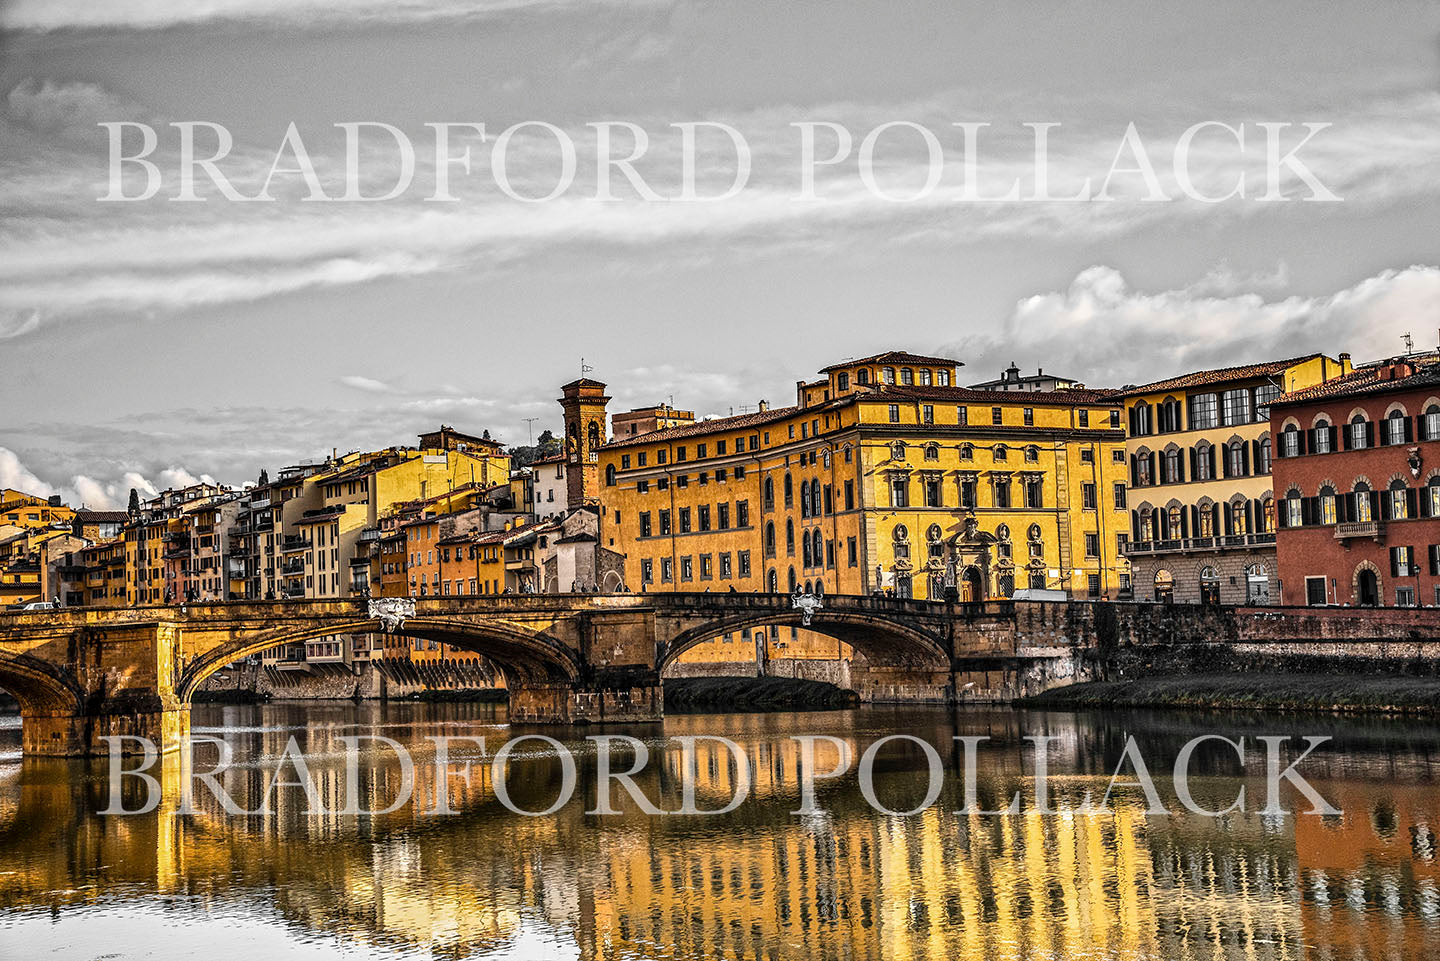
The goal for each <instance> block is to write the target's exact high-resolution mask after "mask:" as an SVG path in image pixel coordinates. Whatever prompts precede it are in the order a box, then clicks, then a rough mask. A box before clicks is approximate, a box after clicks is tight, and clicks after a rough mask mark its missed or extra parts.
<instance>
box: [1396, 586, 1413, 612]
mask: <svg viewBox="0 0 1440 961" xmlns="http://www.w3.org/2000/svg"><path fill="white" fill-rule="evenodd" d="M1395 606H1396V607H1414V606H1415V588H1413V587H1397V588H1395Z"/></svg>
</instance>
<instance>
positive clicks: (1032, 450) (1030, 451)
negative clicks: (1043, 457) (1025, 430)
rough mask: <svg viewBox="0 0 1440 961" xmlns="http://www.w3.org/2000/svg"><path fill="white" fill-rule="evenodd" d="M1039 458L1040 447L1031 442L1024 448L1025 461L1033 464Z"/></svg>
mask: <svg viewBox="0 0 1440 961" xmlns="http://www.w3.org/2000/svg"><path fill="white" fill-rule="evenodd" d="M1039 460H1040V448H1038V447H1036V446H1035V445H1034V444H1031V445H1030V446H1029V447H1027V448H1025V463H1027V464H1035V463H1038V462H1039Z"/></svg>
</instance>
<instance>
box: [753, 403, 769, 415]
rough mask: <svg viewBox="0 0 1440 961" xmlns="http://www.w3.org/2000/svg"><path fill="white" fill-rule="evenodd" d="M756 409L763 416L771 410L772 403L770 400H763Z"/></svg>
mask: <svg viewBox="0 0 1440 961" xmlns="http://www.w3.org/2000/svg"><path fill="white" fill-rule="evenodd" d="M755 409H756V410H758V411H760V412H761V413H762V414H763V413H764V412H765V411H767V410H769V409H770V402H769V401H768V400H762V401H761V402H760V403H759V404H757V405H756V408H755Z"/></svg>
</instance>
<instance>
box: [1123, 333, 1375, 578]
mask: <svg viewBox="0 0 1440 961" xmlns="http://www.w3.org/2000/svg"><path fill="white" fill-rule="evenodd" d="M1350 369H1351V368H1350V362H1349V357H1348V356H1346V355H1343V354H1342V355H1341V357H1340V359H1338V360H1336V359H1334V358H1330V357H1326V356H1324V355H1323V354H1311V355H1308V356H1305V357H1299V358H1293V359H1290V360H1279V361H1271V362H1268V363H1261V364H1251V365H1247V366H1243V367H1227V368H1223V369H1218V370H1207V371H1198V372H1196V373H1192V374H1187V375H1185V376H1183V377H1176V378H1172V379H1170V380H1164V381H1158V382H1156V383H1153V384H1147V385H1145V386H1143V387H1135V388H1127V389H1126V390H1125V391H1124V404H1125V423H1126V428H1127V440H1126V448H1127V457H1128V461H1129V463H1128V467H1129V478H1128V487H1129V492H1128V500H1129V507H1130V517H1129V528H1130V537H1129V543H1128V544H1127V546H1126V554H1127V556H1128V557H1129V559H1130V564H1131V567H1132V568H1133V572H1134V575H1133V576H1134V578H1135V584H1136V595H1137V596H1138V597H1140V598H1142V599H1144V600H1151V601H1159V602H1162V603H1165V602H1172V601H1173V602H1180V603H1210V604H1271V603H1275V602H1276V601H1277V600H1278V599H1279V579H1278V574H1277V563H1276V556H1275V513H1274V495H1273V493H1272V490H1271V486H1272V485H1271V479H1270V472H1271V465H1272V463H1273V461H1274V446H1273V441H1272V439H1271V436H1270V405H1271V404H1272V403H1274V402H1275V400H1276V399H1278V398H1279V397H1280V395H1281V394H1282V393H1283V392H1285V391H1287V390H1300V389H1304V388H1307V387H1311V386H1313V385H1315V384H1320V383H1324V382H1325V381H1327V380H1331V379H1334V378H1336V377H1340V376H1342V375H1344V374H1346V373H1348V372H1349V371H1350Z"/></svg>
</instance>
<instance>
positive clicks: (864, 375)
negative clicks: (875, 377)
mask: <svg viewBox="0 0 1440 961" xmlns="http://www.w3.org/2000/svg"><path fill="white" fill-rule="evenodd" d="M855 383H857V384H859V385H861V386H862V387H863V386H865V385H867V384H869V383H870V369H869V368H868V367H861V368H860V369H859V370H857V371H855Z"/></svg>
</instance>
